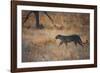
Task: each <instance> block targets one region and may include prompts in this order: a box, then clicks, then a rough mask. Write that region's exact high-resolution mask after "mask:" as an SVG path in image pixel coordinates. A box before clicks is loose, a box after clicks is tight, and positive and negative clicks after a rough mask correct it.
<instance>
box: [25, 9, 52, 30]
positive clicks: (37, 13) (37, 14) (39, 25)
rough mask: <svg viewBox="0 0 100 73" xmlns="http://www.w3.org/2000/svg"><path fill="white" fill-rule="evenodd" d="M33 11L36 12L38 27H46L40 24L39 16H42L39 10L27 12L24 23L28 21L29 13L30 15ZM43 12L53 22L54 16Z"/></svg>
mask: <svg viewBox="0 0 100 73" xmlns="http://www.w3.org/2000/svg"><path fill="white" fill-rule="evenodd" d="M31 13H34V15H35V19H36V28H39V29H42V28H44V26H43V25H42V24H40V22H39V18H40V15H39V13H40V12H39V11H30V12H29V13H28V14H27V16H26V18H25V20H24V23H25V22H26V21H27V19H28V17H29V15H30V14H31ZM43 13H44V14H45V15H46V16H48V18H49V19H50V20H51V21H52V22H53V20H52V18H51V17H50V16H49V15H48V13H47V12H43Z"/></svg>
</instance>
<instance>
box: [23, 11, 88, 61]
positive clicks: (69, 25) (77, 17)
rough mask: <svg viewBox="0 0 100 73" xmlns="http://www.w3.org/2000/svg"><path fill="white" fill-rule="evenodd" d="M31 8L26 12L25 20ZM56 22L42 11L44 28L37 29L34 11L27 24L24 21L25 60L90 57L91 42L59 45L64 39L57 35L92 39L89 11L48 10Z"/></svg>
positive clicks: (24, 13) (41, 18) (41, 20)
mask: <svg viewBox="0 0 100 73" xmlns="http://www.w3.org/2000/svg"><path fill="white" fill-rule="evenodd" d="M27 13H28V11H23V12H22V20H23V21H24V19H25V17H26V15H27ZM48 14H49V16H50V17H51V18H52V19H53V21H54V22H53V23H52V22H51V21H50V19H49V18H48V17H47V16H46V15H45V14H44V13H43V12H40V24H42V25H43V26H44V28H43V29H37V28H36V20H35V16H34V13H32V14H31V15H30V16H29V18H28V19H27V21H26V22H25V23H22V25H23V27H22V62H39V61H61V60H82V59H89V58H90V52H89V51H90V48H89V42H88V44H84V47H81V46H80V45H77V46H76V45H75V44H74V43H73V42H71V43H68V45H67V46H66V45H65V44H63V45H61V46H59V43H60V40H56V39H55V37H56V35H58V34H62V35H71V34H77V35H79V36H80V37H81V39H82V41H83V43H84V42H86V40H88V41H89V14H83V13H63V12H60V13H57V12H48Z"/></svg>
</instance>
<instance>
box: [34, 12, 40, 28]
mask: <svg viewBox="0 0 100 73" xmlns="http://www.w3.org/2000/svg"><path fill="white" fill-rule="evenodd" d="M34 14H35V19H36V28H39V27H40V24H39V11H35V12H34Z"/></svg>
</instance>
